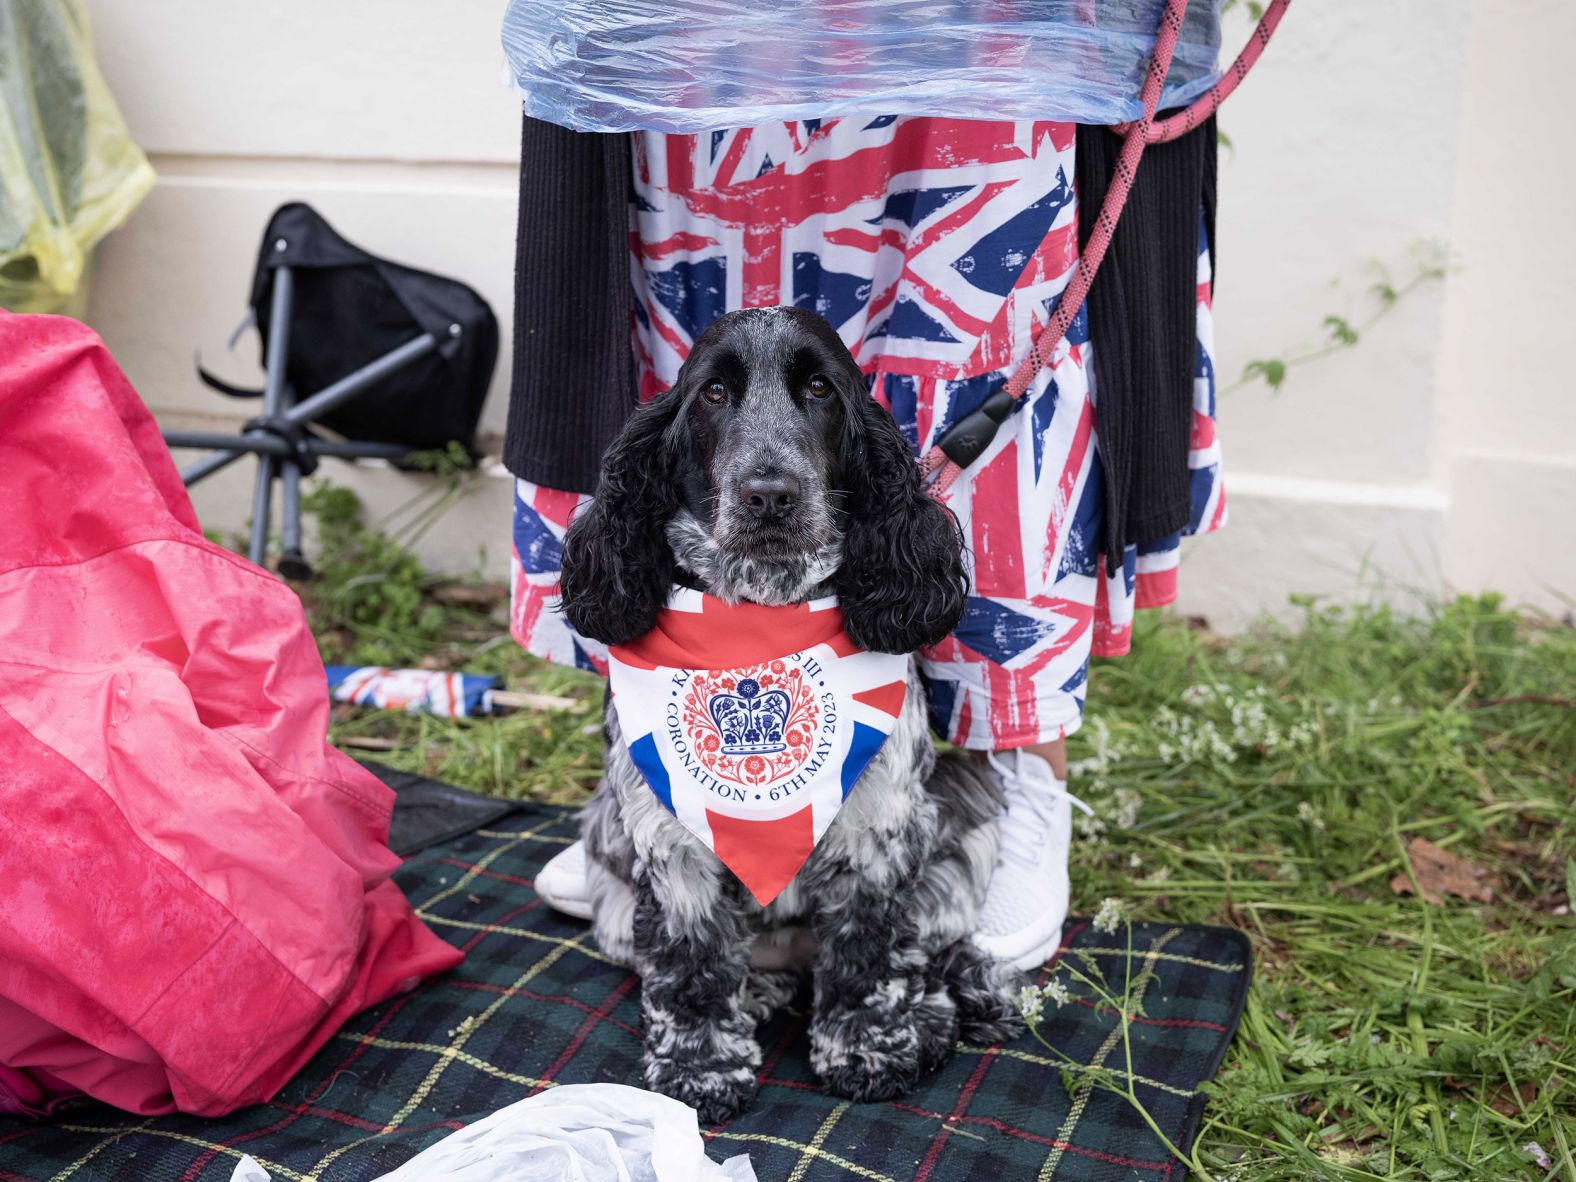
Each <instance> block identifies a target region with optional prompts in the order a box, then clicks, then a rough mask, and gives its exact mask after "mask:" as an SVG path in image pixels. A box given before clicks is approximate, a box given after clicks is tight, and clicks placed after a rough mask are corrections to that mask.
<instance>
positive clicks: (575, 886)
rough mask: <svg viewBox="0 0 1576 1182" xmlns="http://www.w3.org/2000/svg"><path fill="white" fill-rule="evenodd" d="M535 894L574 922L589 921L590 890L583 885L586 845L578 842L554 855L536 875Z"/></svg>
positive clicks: (587, 886) (585, 883)
mask: <svg viewBox="0 0 1576 1182" xmlns="http://www.w3.org/2000/svg"><path fill="white" fill-rule="evenodd" d="M536 893H537V894H538V895H539V896H541V899H542V901H543V902H544V903H546V904H547V905H548V906H549V907H551V908H553V909H554V910H555V911H562V912H563V913H564V914H565V915H572V916H574V917H575V918H576V919H590V918H591V888H590V886H589V885H588V884H587V882H586V843H585V842H583V841H577V842H575V843H574V844H573V845H570V846H566V847H565V848H564V850H563V852H562V853H558V854H554V855H553V856H552V858H550V859H549V860H548V863H547V865H545V866H543V867H542V868H541V870H539V871H538V872H537V875H536Z"/></svg>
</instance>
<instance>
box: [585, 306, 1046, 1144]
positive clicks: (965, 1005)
mask: <svg viewBox="0 0 1576 1182" xmlns="http://www.w3.org/2000/svg"><path fill="white" fill-rule="evenodd" d="M966 582H967V580H966V576H965V571H964V567H963V555H962V538H961V536H960V533H959V530H958V527H957V523H956V521H955V520H954V519H953V517H952V515H951V514H950V513H949V512H947V511H946V510H945V509H944V508H942V507H941V506H939V505H937V504H936V503H935V502H934V501H932V500H931V498H930V497H928V496H927V495H926V493H925V491H924V489H923V488H922V486H921V483H920V478H919V473H918V469H917V466H916V464H915V462H914V457H913V453H912V451H911V450H910V448H909V446H908V444H907V443H906V442H905V440H904V438H903V436H902V433H901V432H900V431H899V430H898V427H897V424H896V423H895V422H894V421H893V419H892V417H891V415H890V414H888V413H887V411H886V410H885V409H883V408H882V407H881V406H880V405H879V404H878V403H876V402H875V401H874V400H872V399H871V397H870V395H869V393H868V390H867V387H866V384H865V381H864V379H863V377H862V376H861V374H860V372H859V367H858V365H857V364H856V363H855V361H854V359H853V357H852V356H851V355H850V354H849V352H848V349H847V348H846V347H845V346H844V345H843V343H842V341H841V340H840V339H839V338H838V336H837V334H836V332H835V331H834V330H833V329H832V327H831V326H830V325H828V324H827V323H826V322H825V321H824V320H822V319H821V318H820V317H819V316H816V315H814V314H812V313H810V312H806V311H803V310H800V309H796V308H762V309H751V310H747V311H742V312H733V313H730V314H728V315H726V316H723V317H722V318H721V319H719V320H718V321H716V322H715V323H714V324H713V325H712V326H711V327H710V328H708V329H707V330H706V331H705V332H704V333H703V334H702V335H701V337H700V338H699V339H698V340H697V341H696V342H695V347H694V349H693V350H692V352H691V353H690V356H689V360H688V361H687V362H686V363H685V365H684V367H683V369H682V370H681V371H680V373H679V376H678V381H677V382H676V383H675V385H674V387H673V389H671V390H669V391H668V392H666V393H665V394H662V395H660V396H659V397H657V398H654V399H652V400H651V401H650V402H649V403H647V404H646V405H645V406H643V407H641V408H640V409H639V410H638V411H636V412H635V414H634V415H633V416H632V418H631V419H630V421H629V423H628V425H627V426H626V427H625V429H624V431H623V433H622V434H621V435H620V436H619V438H618V439H617V440H616V441H615V442H614V444H613V446H612V447H611V448H609V450H608V452H607V455H606V456H605V458H604V461H603V470H602V476H601V480H600V483H599V485H598V487H597V492H596V496H595V499H594V500H593V501H592V502H591V503H590V504H589V505H588V506H586V507H584V508H583V509H582V510H581V511H580V513H579V514H578V515H577V516H576V517H575V520H574V522H573V524H572V525H571V527H570V529H569V532H568V535H567V537H566V539H565V542H564V554H563V577H562V590H561V594H562V608H563V611H564V612H565V613H567V615H568V618H569V621H570V623H571V624H573V626H574V627H575V629H576V630H577V631H578V632H580V633H581V634H582V635H583V636H588V637H592V638H595V639H597V640H600V641H604V642H606V643H609V644H624V643H626V642H629V641H631V640H634V639H636V638H638V637H640V636H642V635H644V634H646V633H647V632H649V631H650V630H651V629H652V627H653V625H654V623H655V621H656V617H657V612H658V611H659V609H661V608H662V607H663V606H664V604H665V602H666V600H667V598H668V595H669V591H670V588H671V587H673V586H674V585H675V584H687V585H689V586H691V587H693V588H696V589H698V590H702V591H705V592H707V593H708V594H710V595H713V596H716V597H718V598H720V599H722V600H725V601H728V602H740V601H747V602H753V603H759V604H765V605H786V604H797V603H803V602H805V601H808V600H810V599H813V598H819V597H822V596H827V595H836V597H837V599H838V601H839V604H840V606H841V608H842V611H843V613H844V617H845V622H844V626H845V628H846V631H847V634H848V636H849V638H850V639H851V640H852V641H853V642H854V643H855V644H857V645H858V646H860V647H861V648H864V649H867V650H871V651H876V652H889V653H906V654H912V653H913V652H914V651H915V650H916V649H918V648H920V647H922V646H924V645H928V644H933V643H935V642H937V641H939V640H940V639H941V638H942V637H944V636H946V635H947V634H948V633H949V632H950V631H951V630H952V628H953V627H954V626H955V625H956V623H957V621H958V619H959V617H960V615H961V614H962V612H963V608H964V601H965V595H966V590H967V586H966ZM924 702H925V696H924V692H923V690H922V688H921V686H920V683H919V681H918V678H917V676H916V673H915V671H914V664H913V662H912V660H911V661H910V663H909V673H908V693H907V696H906V700H905V704H904V706H903V708H902V711H901V715H900V717H899V718H898V720H897V723H896V725H895V728H894V729H893V731H892V733H891V735H890V737H889V738H888V739H887V741H886V743H885V744H884V746H882V748H881V750H880V753H879V754H878V755H877V756H876V757H875V759H874V760H873V761H872V762H871V763H870V764H869V766H868V767H867V769H866V770H865V772H864V775H863V777H862V778H861V779H860V780H859V781H858V785H857V787H856V789H855V790H854V791H853V792H852V793H851V794H850V795H849V796H848V799H847V801H846V803H845V804H844V805H843V806H842V808H841V810H840V811H839V812H838V813H837V816H836V819H835V820H834V821H833V822H832V825H831V827H830V829H828V830H827V831H826V833H825V835H824V836H823V837H822V838H821V840H820V842H819V843H818V844H817V845H816V846H815V848H814V851H813V853H811V854H810V857H809V860H808V861H807V862H806V863H805V864H804V866H803V868H802V869H801V870H800V871H799V873H798V875H797V877H795V878H794V879H793V881H792V882H791V883H790V884H789V886H788V887H787V888H786V889H785V890H784V891H783V892H782V893H781V894H780V895H778V896H777V897H776V898H775V899H774V900H773V901H772V902H771V903H770V904H769V905H767V906H765V907H762V906H761V905H760V904H759V903H757V902H756V901H755V899H754V898H753V897H751V895H750V893H749V892H748V891H747V890H745V889H744V887H743V886H742V884H741V883H740V882H739V880H738V879H737V878H735V877H734V875H733V874H732V873H730V872H729V871H728V869H727V868H726V867H725V866H724V865H723V864H722V862H721V861H720V860H719V859H718V858H717V856H716V855H715V854H714V853H713V852H712V851H711V850H710V849H709V848H708V847H707V846H706V845H704V844H703V843H702V842H701V841H700V840H699V839H698V838H696V837H695V836H693V835H692V834H691V833H690V832H689V830H687V829H686V828H685V827H684V826H683V825H682V824H680V823H679V822H678V821H677V820H676V819H675V817H674V816H673V814H672V813H670V812H669V811H668V810H667V809H666V808H665V807H664V806H663V804H662V803H661V802H660V801H659V800H658V798H657V796H656V794H654V793H653V792H652V791H651V790H649V789H648V788H647V787H646V785H645V784H644V783H643V782H642V777H641V773H640V771H639V770H638V769H637V768H636V766H635V763H634V762H633V760H632V758H631V755H630V752H629V750H628V748H627V746H626V744H625V740H624V738H623V737H622V735H621V733H620V728H619V723H618V717H617V714H616V712H615V711H614V709H613V707H612V705H611V703H609V705H608V708H607V710H606V713H605V733H606V736H607V763H606V771H605V774H604V776H603V778H602V781H601V783H600V784H599V785H598V788H597V791H596V795H595V797H594V799H593V800H592V801H591V803H590V805H589V806H588V807H587V809H586V812H585V818H584V835H585V841H586V847H587V852H588V855H589V885H590V891H591V897H592V900H593V906H594V920H593V923H594V930H595V935H596V938H597V941H598V942H599V944H600V945H601V947H602V949H603V950H604V951H605V952H606V953H607V954H608V955H610V956H612V957H614V958H616V959H618V960H620V961H623V962H625V963H628V964H630V965H632V966H633V967H634V968H635V969H636V971H638V973H639V974H640V977H641V981H642V994H641V1006H642V1013H643V1017H644V1023H645V1073H646V1080H647V1083H648V1084H649V1085H650V1086H651V1087H653V1088H654V1089H656V1090H657V1091H660V1092H664V1093H666V1094H667V1095H669V1096H674V1097H677V1098H678V1099H680V1100H684V1101H686V1102H688V1103H689V1104H692V1105H693V1106H694V1107H695V1108H696V1109H698V1110H699V1112H700V1114H701V1118H702V1119H703V1120H705V1121H708V1122H716V1121H721V1120H725V1119H727V1118H729V1117H732V1116H734V1115H736V1114H737V1113H738V1112H740V1111H741V1110H742V1109H744V1108H745V1107H746V1106H747V1105H748V1104H749V1103H750V1101H751V1100H752V1099H753V1097H754V1095H755V1091H756V1069H757V1068H758V1067H759V1065H760V1061H761V1048H760V1045H759V1043H758V1042H757V1040H756V1034H755V1031H756V1026H757V1025H758V1023H759V1022H760V1021H761V1019H762V1018H764V1017H765V1016H766V1015H767V1014H769V1013H770V1012H771V1011H772V1010H773V1009H774V1008H776V1007H777V1006H778V1005H781V1004H782V1003H783V1002H785V1001H786V1000H787V999H788V998H789V997H790V996H791V995H792V992H793V990H794V988H795V987H796V985H797V983H798V977H797V972H796V966H795V964H794V962H795V960H798V961H800V962H808V963H809V965H810V967H811V969H812V972H813V982H814V1015H813V1019H812V1023H811V1027H810V1038H811V1059H812V1063H813V1065H814V1067H815V1070H816V1072H817V1073H818V1074H819V1076H820V1077H821V1079H822V1081H823V1082H824V1083H825V1085H826V1086H827V1088H829V1089H830V1090H831V1091H833V1092H835V1093H836V1094H838V1095H841V1096H846V1097H848V1098H850V1099H854V1100H878V1099H886V1098H890V1097H893V1096H897V1095H899V1094H901V1093H903V1092H905V1091H906V1090H908V1089H909V1088H910V1087H912V1086H913V1084H914V1083H915V1082H916V1081H917V1080H918V1079H919V1078H920V1077H921V1076H922V1075H924V1074H926V1073H927V1072H929V1071H931V1070H932V1069H934V1068H936V1067H937V1066H939V1065H940V1064H942V1063H943V1062H945V1061H946V1060H947V1059H948V1058H949V1057H950V1056H951V1054H952V1051H953V1048H954V1046H955V1044H956V1042H957V1040H958V1039H959V1038H960V1037H962V1038H966V1039H969V1040H970V1041H977V1042H996V1041H999V1040H1001V1039H1003V1038H1005V1037H1008V1036H1010V1034H1011V1033H1012V1032H1013V1031H1014V1030H1015V1029H1016V1023H1017V1017H1016V1012H1015V1010H1014V1008H1013V1005H1012V1003H1011V1000H1010V998H1009V995H1008V982H1007V979H1006V975H1005V971H1004V970H1001V969H999V968H998V967H997V966H996V965H995V964H993V963H992V962H990V961H989V960H988V959H987V958H986V957H985V956H984V955H983V954H982V953H980V952H979V951H978V950H977V949H976V948H975V947H974V945H973V944H972V942H971V940H970V934H971V932H972V931H973V928H974V925H975V919H976V915H977V912H978V909H979V905H980V902H981V900H982V899H983V898H984V894H985V888H986V884H987V882H988V879H989V877H990V873H991V869H992V867H993V866H994V864H995V861H996V848H997V834H996V815H997V808H998V804H999V792H998V788H997V786H996V784H995V781H994V780H993V779H992V778H991V777H989V775H988V774H986V773H985V772H984V771H983V770H982V769H981V768H979V767H978V766H977V765H976V763H975V762H974V761H973V760H972V759H970V758H968V757H967V756H964V755H962V754H961V753H948V754H940V755H938V753H937V752H936V750H935V748H934V746H933V744H932V740H931V735H930V729H929V726H928V723H927V719H926V714H925V706H924ZM752 950H753V955H752Z"/></svg>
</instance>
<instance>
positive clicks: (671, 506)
mask: <svg viewBox="0 0 1576 1182" xmlns="http://www.w3.org/2000/svg"><path fill="white" fill-rule="evenodd" d="M683 401H684V399H683V397H682V395H681V394H680V393H679V391H678V390H669V391H667V392H666V393H664V394H660V395H658V396H657V397H656V398H653V399H652V400H651V401H650V402H648V403H646V404H645V405H644V406H642V407H641V408H640V409H639V410H637V411H636V412H635V413H634V414H633V415H632V416H631V417H630V419H629V422H628V423H626V424H625V425H624V429H623V431H622V432H620V434H619V436H618V438H617V439H615V440H614V441H613V445H612V446H611V447H609V448H608V449H607V453H606V454H605V455H604V456H603V457H602V476H601V479H600V480H599V481H598V482H597V490H596V496H595V498H593V500H592V501H591V503H590V504H589V505H586V506H584V507H583V508H582V509H581V510H580V511H579V512H578V513H577V514H575V518H574V521H573V522H571V523H570V526H569V532H568V533H567V534H566V535H565V536H564V561H563V571H562V574H561V575H560V578H559V597H560V600H559V601H560V607H561V610H562V611H563V612H564V614H565V615H566V616H568V617H569V623H570V624H571V625H572V626H573V627H574V630H575V631H576V632H578V633H580V635H582V636H588V637H590V638H591V639H593V640H600V641H602V642H603V643H604V644H624V643H626V642H628V641H631V640H634V639H635V638H636V637H639V636H644V635H645V634H646V633H647V632H650V631H651V629H652V628H653V627H654V626H655V625H656V622H657V612H658V611H659V610H661V608H662V607H663V606H664V605H665V604H666V603H667V599H668V592H669V590H670V588H671V587H672V585H673V552H672V550H670V549H669V548H668V540H667V534H666V527H667V524H668V521H669V520H671V519H672V517H673V515H674V514H675V513H676V512H678V509H679V496H680V480H679V474H678V466H679V455H678V453H679V450H680V449H679V446H678V445H677V443H676V441H674V440H673V439H672V438H671V432H670V428H671V427H672V426H673V423H674V420H675V419H676V418H677V416H678V413H679V410H680V408H681V407H682V405H683Z"/></svg>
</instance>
